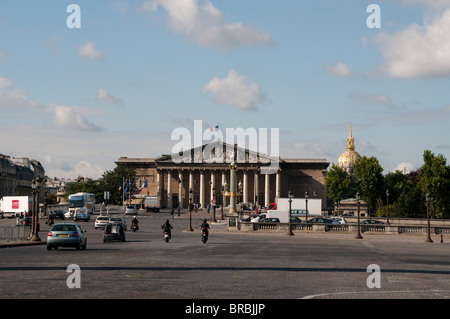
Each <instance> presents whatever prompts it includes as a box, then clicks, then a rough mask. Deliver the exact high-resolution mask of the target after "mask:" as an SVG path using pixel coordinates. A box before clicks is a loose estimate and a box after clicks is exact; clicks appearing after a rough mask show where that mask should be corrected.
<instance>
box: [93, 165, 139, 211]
mask: <svg viewBox="0 0 450 319" xmlns="http://www.w3.org/2000/svg"><path fill="white" fill-rule="evenodd" d="M134 176H135V172H134V169H133V168H131V167H126V166H122V165H119V166H116V168H114V170H112V171H107V172H105V173H103V175H102V178H101V179H100V181H99V184H100V186H101V188H102V189H103V191H109V195H110V197H109V203H115V204H119V203H121V202H122V192H123V191H124V190H123V187H124V185H122V183H123V182H124V181H125V183H126V181H128V179H129V178H131V179H133V177H134ZM120 187H122V189H121V192H120V193H119V188H120ZM102 196H103V195H102ZM102 201H103V199H102Z"/></svg>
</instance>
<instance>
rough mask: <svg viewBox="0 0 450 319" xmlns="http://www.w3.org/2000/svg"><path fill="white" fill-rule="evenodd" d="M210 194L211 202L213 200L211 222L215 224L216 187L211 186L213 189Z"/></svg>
mask: <svg viewBox="0 0 450 319" xmlns="http://www.w3.org/2000/svg"><path fill="white" fill-rule="evenodd" d="M212 193H213V196H212V198H213V200H214V202H213V203H214V206H213V221H214V222H215V223H216V222H217V219H216V201H215V200H216V185H213V187H212Z"/></svg>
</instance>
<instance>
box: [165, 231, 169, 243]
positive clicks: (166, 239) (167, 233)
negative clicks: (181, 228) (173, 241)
mask: <svg viewBox="0 0 450 319" xmlns="http://www.w3.org/2000/svg"><path fill="white" fill-rule="evenodd" d="M169 239H170V235H169V232H168V231H166V230H165V231H164V232H163V240H164V241H165V242H166V243H168V242H169Z"/></svg>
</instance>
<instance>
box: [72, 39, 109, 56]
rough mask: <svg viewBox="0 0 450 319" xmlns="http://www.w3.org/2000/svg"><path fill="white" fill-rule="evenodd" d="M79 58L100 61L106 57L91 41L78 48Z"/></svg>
mask: <svg viewBox="0 0 450 319" xmlns="http://www.w3.org/2000/svg"><path fill="white" fill-rule="evenodd" d="M77 52H78V56H79V57H82V58H89V59H100V58H103V57H104V56H105V54H104V53H102V52H100V51H98V50H97V49H96V48H95V44H94V43H93V42H91V41H88V42H86V43H85V44H83V45H80V46H79V47H77Z"/></svg>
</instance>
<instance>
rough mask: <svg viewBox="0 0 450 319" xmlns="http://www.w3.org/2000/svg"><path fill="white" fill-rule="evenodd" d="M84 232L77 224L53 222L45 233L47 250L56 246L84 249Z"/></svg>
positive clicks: (85, 241) (85, 240)
mask: <svg viewBox="0 0 450 319" xmlns="http://www.w3.org/2000/svg"><path fill="white" fill-rule="evenodd" d="M85 232H86V231H85V230H82V229H81V227H80V226H79V225H78V224H55V225H53V227H52V228H51V229H50V231H49V232H48V234H47V250H51V249H52V248H54V249H58V247H75V248H76V249H77V250H80V249H83V250H85V249H86V246H87V238H86V236H85V234H84V233H85Z"/></svg>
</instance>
